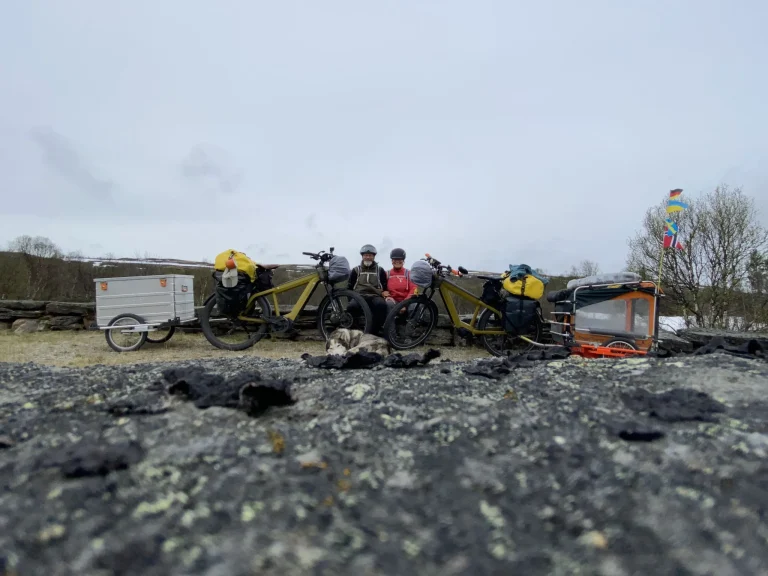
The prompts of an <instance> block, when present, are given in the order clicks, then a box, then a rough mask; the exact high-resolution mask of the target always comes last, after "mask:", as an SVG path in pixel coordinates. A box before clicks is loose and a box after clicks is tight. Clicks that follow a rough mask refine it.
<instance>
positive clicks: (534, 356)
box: [505, 346, 571, 365]
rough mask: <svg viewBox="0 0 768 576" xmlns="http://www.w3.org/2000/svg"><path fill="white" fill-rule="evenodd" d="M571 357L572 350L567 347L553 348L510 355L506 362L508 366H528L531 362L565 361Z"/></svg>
mask: <svg viewBox="0 0 768 576" xmlns="http://www.w3.org/2000/svg"><path fill="white" fill-rule="evenodd" d="M570 355H571V350H570V348H568V347H566V346H551V347H548V348H542V349H536V350H531V351H529V352H522V353H520V354H509V355H508V356H507V357H506V358H505V361H506V362H507V363H508V364H507V365H511V364H527V363H530V362H541V361H542V360H563V359H565V358H568V356H570Z"/></svg>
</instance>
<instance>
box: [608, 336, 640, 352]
mask: <svg viewBox="0 0 768 576" xmlns="http://www.w3.org/2000/svg"><path fill="white" fill-rule="evenodd" d="M603 346H605V347H606V348H618V349H620V350H637V346H635V343H634V342H632V341H631V340H629V339H627V338H612V339H610V340H608V342H606V343H605V344H603Z"/></svg>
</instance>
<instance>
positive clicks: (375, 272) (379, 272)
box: [349, 262, 387, 296]
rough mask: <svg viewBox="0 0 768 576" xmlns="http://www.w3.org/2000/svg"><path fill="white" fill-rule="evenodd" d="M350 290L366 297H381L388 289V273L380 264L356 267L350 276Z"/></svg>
mask: <svg viewBox="0 0 768 576" xmlns="http://www.w3.org/2000/svg"><path fill="white" fill-rule="evenodd" d="M349 289H350V290H355V291H356V292H359V293H360V294H362V295H364V296H381V293H382V292H384V291H385V290H386V289H387V272H386V270H384V268H382V267H381V266H379V264H378V262H373V263H372V264H371V265H370V266H368V267H365V266H363V265H362V264H360V265H358V266H355V267H354V268H353V269H352V273H351V274H350V275H349Z"/></svg>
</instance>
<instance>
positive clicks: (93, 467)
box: [56, 440, 144, 478]
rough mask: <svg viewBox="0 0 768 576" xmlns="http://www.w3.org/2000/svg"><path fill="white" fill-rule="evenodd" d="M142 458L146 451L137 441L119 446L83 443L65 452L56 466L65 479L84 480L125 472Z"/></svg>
mask: <svg viewBox="0 0 768 576" xmlns="http://www.w3.org/2000/svg"><path fill="white" fill-rule="evenodd" d="M142 458H144V449H143V448H142V447H141V445H140V444H139V443H138V442H136V441H135V440H131V441H129V442H122V443H119V444H102V443H91V442H81V443H79V444H77V445H75V446H72V447H70V448H69V449H67V450H65V451H64V453H63V454H62V455H61V456H60V458H59V460H58V462H56V464H58V465H59V466H60V468H61V473H62V474H63V475H64V477H65V478H82V477H85V476H106V475H107V474H109V473H110V472H113V471H115V470H125V469H127V468H128V467H129V466H132V465H133V464H136V463H137V462H140V461H141V460H142Z"/></svg>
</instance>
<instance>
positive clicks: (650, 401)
mask: <svg viewBox="0 0 768 576" xmlns="http://www.w3.org/2000/svg"><path fill="white" fill-rule="evenodd" d="M621 397H622V400H623V401H624V404H625V405H626V406H627V407H628V408H631V409H632V410H635V411H636V412H647V413H648V415H649V416H650V417H651V418H656V419H657V420H662V421H664V422H685V421H698V422H716V421H717V419H716V417H715V415H716V414H720V413H724V412H725V411H726V408H725V406H724V405H723V404H721V403H720V402H718V401H717V400H714V399H712V398H711V397H710V396H709V395H708V394H706V393H705V392H699V391H698V390H693V389H691V388H674V389H672V390H669V391H667V392H663V393H661V394H654V393H652V392H649V391H648V390H645V389H644V388H639V389H637V390H635V391H633V392H625V393H623V394H622V396H621Z"/></svg>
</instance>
